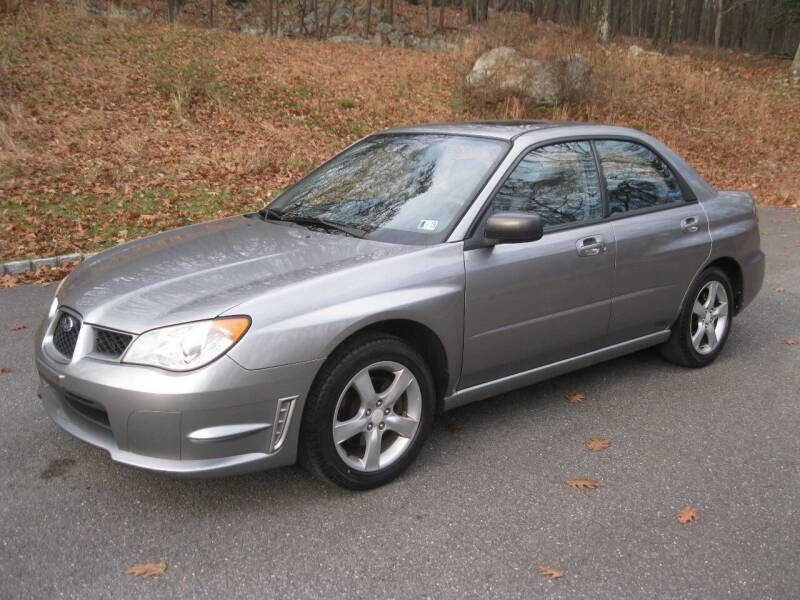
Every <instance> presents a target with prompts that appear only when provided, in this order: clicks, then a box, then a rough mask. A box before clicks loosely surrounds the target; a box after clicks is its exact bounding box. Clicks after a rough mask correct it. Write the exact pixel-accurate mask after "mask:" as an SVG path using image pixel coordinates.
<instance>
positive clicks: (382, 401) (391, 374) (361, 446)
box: [333, 361, 422, 472]
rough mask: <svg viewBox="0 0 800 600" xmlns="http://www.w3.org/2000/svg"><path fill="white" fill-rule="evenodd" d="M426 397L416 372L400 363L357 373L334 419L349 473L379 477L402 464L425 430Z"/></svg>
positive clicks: (385, 363) (337, 441) (337, 442)
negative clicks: (375, 473) (378, 473)
mask: <svg viewBox="0 0 800 600" xmlns="http://www.w3.org/2000/svg"><path fill="white" fill-rule="evenodd" d="M421 417H422V392H421V390H420V385H419V382H418V381H417V378H416V377H415V376H414V374H413V373H412V372H411V370H410V369H409V368H408V367H406V366H404V365H402V364H400V363H398V362H395V361H381V362H376V363H373V364H371V365H369V366H367V367H365V368H363V369H361V370H360V371H359V372H358V373H356V374H355V375H354V376H353V377H352V378H351V379H350V381H349V382H348V384H347V385H346V386H345V387H344V391H343V392H342V394H341V395H340V396H339V401H338V402H337V404H336V410H335V411H334V417H333V442H334V444H335V446H336V452H337V453H338V454H339V457H340V458H341V459H342V460H343V461H344V462H345V463H346V464H347V466H348V467H350V468H352V469H355V470H358V471H363V472H370V471H378V470H380V469H384V468H386V467H388V466H389V465H391V464H393V463H394V462H395V461H397V460H398V459H399V458H400V457H401V456H402V455H403V454H404V452H405V451H406V450H407V449H408V447H409V445H410V444H411V441H412V440H413V439H414V436H415V434H416V433H417V430H418V429H419V427H420V419H421Z"/></svg>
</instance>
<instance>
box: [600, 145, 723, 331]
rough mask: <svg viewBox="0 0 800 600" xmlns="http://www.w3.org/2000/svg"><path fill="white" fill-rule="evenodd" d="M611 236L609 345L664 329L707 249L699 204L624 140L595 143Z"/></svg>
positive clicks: (662, 165)
mask: <svg viewBox="0 0 800 600" xmlns="http://www.w3.org/2000/svg"><path fill="white" fill-rule="evenodd" d="M594 144H595V148H596V151H597V155H598V158H599V163H600V166H601V171H602V173H603V176H604V179H605V185H606V189H607V196H608V209H607V210H608V211H609V217H608V220H609V223H610V224H611V225H612V227H613V231H614V234H613V235H614V239H616V242H617V255H616V267H615V269H614V281H613V292H612V302H611V321H610V324H609V338H608V342H609V343H610V344H613V343H618V342H621V341H624V340H629V339H633V338H636V337H640V336H643V335H647V334H649V333H654V332H657V331H662V330H664V329H666V328H668V327H669V326H670V325H671V324H672V322H673V321H674V319H675V318H676V317H677V315H678V311H679V309H680V305H681V301H682V299H683V295H684V293H685V292H686V290H687V288H688V287H689V284H690V283H691V281H692V279H693V278H694V276H695V275H696V273H697V271H698V270H699V269H700V267H701V266H702V265H703V264H704V262H705V261H706V259H707V258H708V256H709V253H710V251H711V236H710V235H709V231H708V220H707V218H706V215H705V212H704V211H703V209H702V206H701V205H700V204H699V203H698V202H697V201H696V200H695V199H694V197H693V194H692V192H691V189H690V188H688V186H686V185H685V184H684V183H683V182H682V181H681V180H680V178H679V177H678V176H677V174H676V173H675V172H674V171H673V169H672V168H671V167H670V166H669V164H668V163H667V162H666V161H664V160H663V159H662V158H661V157H659V156H658V155H657V154H656V153H655V152H654V151H653V150H651V149H650V148H648V147H646V146H644V145H642V144H640V143H637V142H634V141H631V140H596V141H595V142H594Z"/></svg>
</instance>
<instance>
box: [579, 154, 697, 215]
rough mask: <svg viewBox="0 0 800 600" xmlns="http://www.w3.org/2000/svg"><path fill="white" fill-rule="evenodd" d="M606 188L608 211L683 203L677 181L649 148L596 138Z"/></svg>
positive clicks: (615, 211)
mask: <svg viewBox="0 0 800 600" xmlns="http://www.w3.org/2000/svg"><path fill="white" fill-rule="evenodd" d="M595 147H596V148H597V154H598V156H599V158H600V165H601V166H602V168H603V174H604V176H605V179H606V187H607V189H608V212H609V214H613V213H617V212H629V211H634V210H641V209H645V208H652V207H654V206H660V205H663V204H673V203H678V202H684V197H683V193H682V192H681V188H680V185H679V184H678V180H677V179H676V178H675V175H674V174H673V172H672V169H670V168H669V165H667V164H666V163H665V162H664V161H663V160H661V159H660V158H659V157H658V156H656V154H655V153H653V151H652V150H650V149H649V148H647V147H645V146H642V145H641V144H637V143H636V142H629V141H620V140H602V141H596V142H595Z"/></svg>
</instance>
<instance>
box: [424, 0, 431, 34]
mask: <svg viewBox="0 0 800 600" xmlns="http://www.w3.org/2000/svg"><path fill="white" fill-rule="evenodd" d="M425 32H426V33H430V32H431V0H425Z"/></svg>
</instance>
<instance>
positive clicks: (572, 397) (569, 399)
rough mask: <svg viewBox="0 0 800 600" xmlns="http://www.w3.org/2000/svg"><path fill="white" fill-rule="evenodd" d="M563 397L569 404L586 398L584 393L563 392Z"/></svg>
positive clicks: (577, 402)
mask: <svg viewBox="0 0 800 600" xmlns="http://www.w3.org/2000/svg"><path fill="white" fill-rule="evenodd" d="M564 399H565V400H566V401H567V402H569V403H570V404H579V403H581V402H583V401H584V400H586V395H585V394H564Z"/></svg>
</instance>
